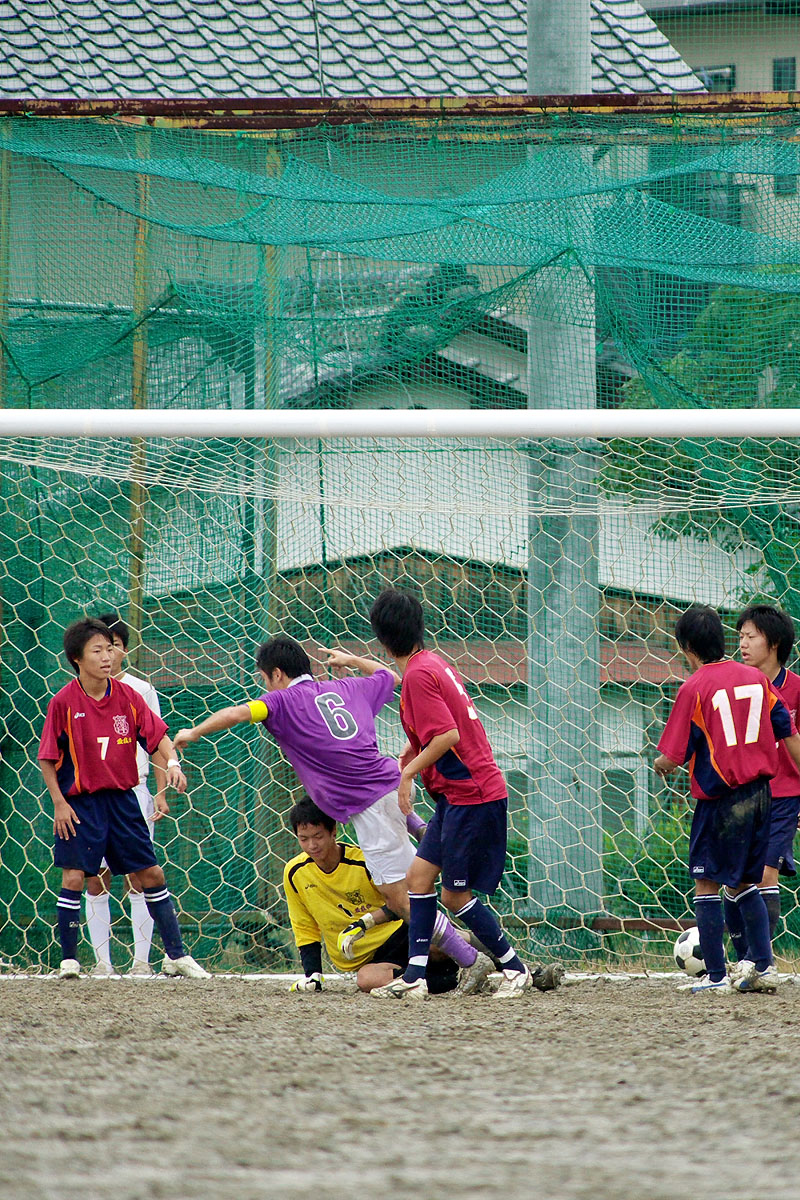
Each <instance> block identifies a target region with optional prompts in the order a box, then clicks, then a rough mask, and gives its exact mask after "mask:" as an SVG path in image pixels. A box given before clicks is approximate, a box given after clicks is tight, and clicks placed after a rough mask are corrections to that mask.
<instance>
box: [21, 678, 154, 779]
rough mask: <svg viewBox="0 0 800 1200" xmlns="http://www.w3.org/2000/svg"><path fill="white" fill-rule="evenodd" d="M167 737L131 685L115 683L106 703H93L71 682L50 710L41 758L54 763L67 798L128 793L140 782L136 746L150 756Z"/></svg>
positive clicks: (90, 698) (40, 748)
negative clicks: (94, 793)
mask: <svg viewBox="0 0 800 1200" xmlns="http://www.w3.org/2000/svg"><path fill="white" fill-rule="evenodd" d="M166 732H167V726H166V725H165V724H164V722H163V721H162V720H161V718H160V717H157V716H156V714H155V713H154V712H153V711H152V709H150V708H148V707H147V705H146V704H145V702H144V700H143V699H142V697H141V696H140V695H139V693H138V692H135V691H134V690H133V688H131V687H128V685H127V684H125V683H120V681H119V680H118V679H111V680H109V688H108V691H107V693H106V694H105V696H103V698H102V700H93V699H92V697H91V696H88V695H87V694H86V692H85V691H84V690H83V688H82V687H81V685H80V682H79V681H78V680H77V679H73V680H71V682H70V683H68V684H67V685H66V687H63V688H62V689H61V691H60V692H56V694H55V696H53V699H52V700H51V701H50V703H49V704H48V706H47V717H46V718H45V723H44V729H43V730H42V740H41V742H40V744H39V758H40V759H46V760H47V761H48V762H54V763H55V764H56V775H57V776H58V785H59V787H60V788H61V792H62V794H63V795H64V796H77V795H79V794H80V793H82V792H99V791H101V790H104V789H114V790H121V791H127V790H128V789H129V788H132V787H135V786H136V784H137V783H138V782H139V767H138V764H137V762H136V746H137V744H138V743H141V745H142V746H144V748H145V750H147V752H148V754H152V752H153V751H154V750H155V749H156V747H157V746H158V744H159V742H160V741H161V739H162V738H163V736H164V734H165V733H166Z"/></svg>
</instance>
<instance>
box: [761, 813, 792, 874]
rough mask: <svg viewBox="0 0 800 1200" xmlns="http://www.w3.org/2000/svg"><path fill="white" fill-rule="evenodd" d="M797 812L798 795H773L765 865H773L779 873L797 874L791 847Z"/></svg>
mask: <svg viewBox="0 0 800 1200" xmlns="http://www.w3.org/2000/svg"><path fill="white" fill-rule="evenodd" d="M798 814H800V796H773V798H772V817H771V820H770V826H769V846H768V847H767V866H768V867H774V868H775V870H776V871H778V873H779V874H781V875H796V874H797V867H796V865H795V861H794V853H793V847H794V835H795V834H796V833H797V817H798Z"/></svg>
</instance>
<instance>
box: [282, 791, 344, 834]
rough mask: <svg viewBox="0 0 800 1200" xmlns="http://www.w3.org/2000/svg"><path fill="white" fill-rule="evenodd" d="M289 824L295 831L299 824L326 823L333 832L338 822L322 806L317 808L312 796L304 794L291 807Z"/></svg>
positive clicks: (327, 827)
mask: <svg viewBox="0 0 800 1200" xmlns="http://www.w3.org/2000/svg"><path fill="white" fill-rule="evenodd" d="M289 824H290V825H291V827H292V829H293V830H294V832H295V833H297V829H298V826H299V825H324V826H325V828H326V829H327V830H328V832H329V833H333V831H334V829H335V828H336V822H335V821H334V819H333V817H329V816H328V814H327V813H324V812H323V811H322V809H321V808H317V806H316V804H315V803H314V801H313V800H312V799H311V797H310V796H303V797H302V799H300V800H298V801H297V804H295V805H293V807H292V808H290V809H289Z"/></svg>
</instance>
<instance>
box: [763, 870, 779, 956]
mask: <svg viewBox="0 0 800 1200" xmlns="http://www.w3.org/2000/svg"><path fill="white" fill-rule="evenodd" d="M758 890H759V891H760V892H761V895H762V896H763V897H764V903H765V904H766V906H767V915H768V917H769V940H770V941H771V942H774V941H775V934H776V933H777V931H778V922H779V921H780V919H781V889H780V888H779V887H778V885H777V884H775V886H774V887H773V886H770V887H762V888H759V889H758Z"/></svg>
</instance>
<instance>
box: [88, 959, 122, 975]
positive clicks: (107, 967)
mask: <svg viewBox="0 0 800 1200" xmlns="http://www.w3.org/2000/svg"><path fill="white" fill-rule="evenodd" d="M89 978H90V979H119V975H118V974H117V972H116V971H115V970H114V968H113V967H112V966H111V963H107V962H103V961H102V959H98V960H97V962H96V963H95V964H94V966H93V967H92V969H91V971H90V972H89Z"/></svg>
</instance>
